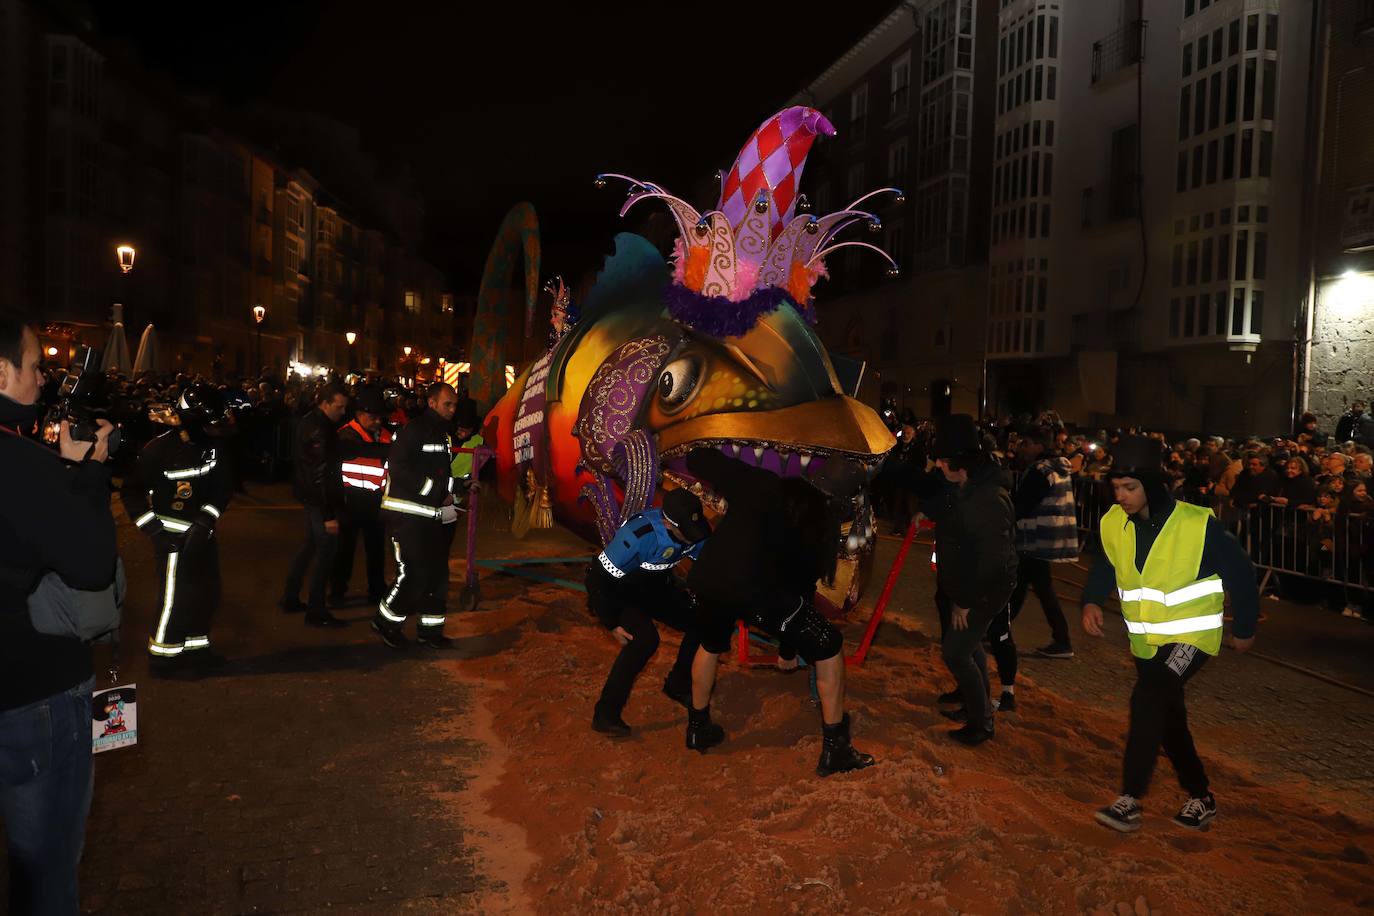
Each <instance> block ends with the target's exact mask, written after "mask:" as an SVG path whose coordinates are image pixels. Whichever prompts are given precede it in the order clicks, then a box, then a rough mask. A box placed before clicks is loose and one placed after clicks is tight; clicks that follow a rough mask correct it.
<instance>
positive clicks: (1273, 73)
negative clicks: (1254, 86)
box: [1260, 60, 1278, 120]
mask: <svg viewBox="0 0 1374 916" xmlns="http://www.w3.org/2000/svg"><path fill="white" fill-rule="evenodd" d="M1277 70H1278V62H1277V61H1273V60H1266V61H1265V62H1264V83H1263V84H1262V85H1261V87H1260V117H1261V118H1268V119H1270V120H1272V119H1273V117H1274V95H1275V93H1276V92H1277V90H1278V85H1277V79H1278V76H1277Z"/></svg>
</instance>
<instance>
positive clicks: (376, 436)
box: [330, 388, 391, 607]
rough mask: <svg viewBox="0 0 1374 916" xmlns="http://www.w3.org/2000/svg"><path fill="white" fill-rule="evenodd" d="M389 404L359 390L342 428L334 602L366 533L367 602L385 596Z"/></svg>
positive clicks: (374, 393) (344, 590)
mask: <svg viewBox="0 0 1374 916" xmlns="http://www.w3.org/2000/svg"><path fill="white" fill-rule="evenodd" d="M384 412H385V407H384V406H383V403H382V396H381V394H380V393H378V392H377V391H376V389H373V388H362V389H360V390H359V391H358V396H357V404H356V406H355V408H354V412H353V419H352V420H349V421H348V422H347V423H345V424H344V425H343V427H342V428H341V429H340V430H339V467H340V470H341V472H342V478H343V487H344V513H343V517H342V518H341V519H340V521H339V549H338V552H337V553H335V554H334V574H333V581H332V582H331V584H330V603H331V604H333V605H335V606H336V607H337V606H342V605H343V603H344V600H345V597H346V595H347V593H348V582H349V580H350V579H352V578H353V553H354V548H355V546H356V545H357V541H358V535H359V534H361V535H362V536H363V555H364V557H365V558H366V560H367V600H368V603H369V604H377V603H378V602H380V601H381V600H382V598H383V597H385V595H386V570H385V563H384V561H385V559H386V528H385V525H383V523H382V491H383V490H384V489H385V488H386V470H387V469H386V460H387V455H388V454H389V453H390V452H391V432H390V430H388V429H387V428H386V427H385V426H384V425H382V418H383V416H384Z"/></svg>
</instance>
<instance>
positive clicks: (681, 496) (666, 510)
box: [663, 487, 711, 543]
mask: <svg viewBox="0 0 1374 916" xmlns="http://www.w3.org/2000/svg"><path fill="white" fill-rule="evenodd" d="M663 517H664V518H666V519H667V520H668V521H670V522H672V523H673V524H674V525H677V527H678V530H679V531H681V532H682V536H683V537H685V538H686V539H687V540H689V541H692V542H693V543H695V542H697V541H704V540H706V538H707V537H709V536H710V534H711V526H710V524H708V523H707V521H706V516H705V513H703V512H702V509H701V500H699V499H697V498H696V497H695V496H693V495H692V493H691V491H690V490H684V489H682V488H681V487H679V488H677V489H675V490H669V491H668V492H667V493H666V494H665V495H664V497H663Z"/></svg>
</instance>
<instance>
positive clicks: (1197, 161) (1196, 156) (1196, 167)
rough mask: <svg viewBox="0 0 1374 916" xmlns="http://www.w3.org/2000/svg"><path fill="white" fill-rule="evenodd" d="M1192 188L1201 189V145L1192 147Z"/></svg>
mask: <svg viewBox="0 0 1374 916" xmlns="http://www.w3.org/2000/svg"><path fill="white" fill-rule="evenodd" d="M1192 186H1193V188H1194V189H1196V188H1200V187H1202V144H1201V143H1199V144H1198V145H1197V146H1195V147H1193V184H1192Z"/></svg>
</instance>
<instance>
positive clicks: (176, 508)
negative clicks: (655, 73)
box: [172, 499, 186, 512]
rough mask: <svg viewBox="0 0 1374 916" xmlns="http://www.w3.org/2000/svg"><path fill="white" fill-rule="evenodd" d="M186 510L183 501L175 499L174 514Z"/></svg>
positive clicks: (173, 502) (173, 501)
mask: <svg viewBox="0 0 1374 916" xmlns="http://www.w3.org/2000/svg"><path fill="white" fill-rule="evenodd" d="M185 508H186V504H185V503H184V502H182V501H181V500H179V499H174V500H172V511H174V512H180V511H181V510H182V509H185Z"/></svg>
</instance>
